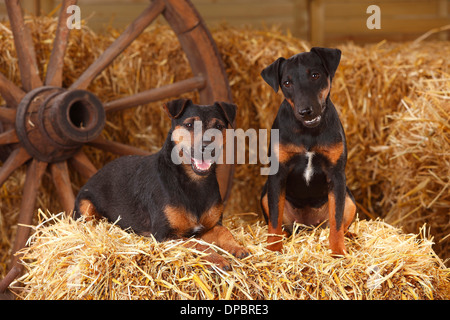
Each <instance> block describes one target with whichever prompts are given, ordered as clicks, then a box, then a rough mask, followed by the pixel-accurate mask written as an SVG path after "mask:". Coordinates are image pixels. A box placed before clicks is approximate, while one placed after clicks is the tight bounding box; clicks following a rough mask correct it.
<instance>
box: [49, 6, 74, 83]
mask: <svg viewBox="0 0 450 320" xmlns="http://www.w3.org/2000/svg"><path fill="white" fill-rule="evenodd" d="M76 3H77V0H64V1H63V2H62V5H61V10H60V11H59V18H58V25H57V28H56V35H55V40H54V41H53V49H52V53H51V55H50V60H49V63H48V67H47V74H46V78H45V84H46V85H48V86H61V84H62V71H63V66H64V54H65V53H66V48H67V41H68V39H69V34H70V29H69V28H67V18H68V17H69V14H68V13H67V7H68V6H71V5H74V4H76Z"/></svg>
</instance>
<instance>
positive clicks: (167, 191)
mask: <svg viewBox="0 0 450 320" xmlns="http://www.w3.org/2000/svg"><path fill="white" fill-rule="evenodd" d="M164 107H165V110H166V112H167V114H168V115H169V117H170V118H171V119H172V127H171V129H170V131H169V133H168V136H167V139H166V141H165V143H164V145H163V147H162V149H161V150H160V151H159V152H157V153H155V154H153V155H150V156H125V157H121V158H118V159H116V160H114V161H112V162H110V163H109V164H107V165H105V166H104V167H103V168H102V169H101V170H99V171H98V172H97V173H96V174H95V175H94V176H93V177H92V178H91V179H90V180H89V181H88V182H87V183H86V184H85V185H84V186H83V187H82V188H81V189H80V192H79V194H78V196H77V198H76V200H75V217H79V216H80V215H83V216H85V217H87V218H92V217H97V218H98V217H105V218H107V219H108V220H109V221H112V222H115V221H116V220H117V219H118V218H119V217H120V219H119V220H118V222H117V224H118V225H119V226H120V227H121V228H123V229H127V228H131V229H132V230H133V231H134V232H135V233H137V234H140V235H145V236H149V235H150V234H151V235H153V236H154V237H155V239H156V240H158V241H164V240H167V239H174V238H188V237H193V236H195V237H198V238H201V239H203V240H204V241H206V242H209V243H215V244H216V245H217V246H219V247H221V248H223V249H224V250H226V251H228V252H229V253H231V254H233V255H234V256H236V257H238V258H243V257H246V256H247V255H248V254H249V253H248V251H247V250H246V249H244V248H243V247H242V246H240V245H239V244H238V243H237V242H236V240H235V239H234V238H233V236H232V234H231V233H230V231H229V230H228V229H227V228H225V227H224V226H222V213H223V205H222V198H221V195H220V192H219V185H218V182H217V177H216V167H217V164H216V163H215V162H214V161H213V158H212V157H211V154H212V153H214V152H211V150H208V146H209V145H210V144H211V143H212V142H214V143H215V144H216V146H217V145H219V146H220V147H223V142H220V141H210V142H205V141H203V133H205V131H206V130H208V129H215V130H219V131H221V132H222V133H224V131H225V129H226V128H227V127H228V125H232V123H233V121H234V119H235V116H236V106H235V105H234V104H230V103H225V102H216V103H215V104H213V105H209V106H201V105H196V104H193V103H192V101H191V100H184V99H179V100H174V101H171V102H169V103H167V104H165V105H164ZM194 127H198V128H201V132H197V133H196V134H194ZM178 129H179V130H178ZM180 130H181V132H185V133H187V134H188V137H187V139H186V136H184V139H181V138H180V137H178V138H176V137H175V138H174V136H173V133H176V132H180ZM183 130H184V131H183ZM223 136H224V137H225V134H223ZM181 137H182V136H181ZM211 140H214V139H211ZM194 147H196V148H197V150H195V148H194ZM218 149H220V148H218ZM207 151H208V152H207ZM174 156H175V157H174ZM213 156H214V155H213ZM177 157H179V158H177ZM174 160H175V162H177V163H174ZM179 160H183V161H179ZM197 248H199V247H197ZM199 249H201V250H203V249H205V247H201V248H199ZM209 251H210V252H211V254H210V255H209V256H208V258H207V259H208V260H209V261H211V262H214V263H216V264H217V265H219V266H220V267H221V268H223V269H229V268H230V265H229V263H228V262H227V261H226V260H225V259H224V258H223V257H222V256H220V255H219V254H216V253H213V252H212V251H211V250H209Z"/></svg>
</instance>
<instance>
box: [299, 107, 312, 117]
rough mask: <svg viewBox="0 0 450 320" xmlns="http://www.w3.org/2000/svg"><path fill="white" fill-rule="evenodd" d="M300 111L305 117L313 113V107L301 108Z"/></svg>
mask: <svg viewBox="0 0 450 320" xmlns="http://www.w3.org/2000/svg"><path fill="white" fill-rule="evenodd" d="M298 113H299V114H300V115H301V116H302V117H303V118H304V117H307V116H310V115H311V114H312V108H311V107H308V108H306V109H302V110H299V111H298Z"/></svg>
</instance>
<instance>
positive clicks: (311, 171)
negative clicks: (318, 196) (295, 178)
mask: <svg viewBox="0 0 450 320" xmlns="http://www.w3.org/2000/svg"><path fill="white" fill-rule="evenodd" d="M313 156H314V152H306V158H307V159H308V163H307V164H306V168H305V172H303V177H304V178H305V181H306V185H309V181H311V177H312V176H313V174H314V167H313V165H312V159H313Z"/></svg>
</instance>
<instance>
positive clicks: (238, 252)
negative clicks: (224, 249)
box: [229, 246, 250, 259]
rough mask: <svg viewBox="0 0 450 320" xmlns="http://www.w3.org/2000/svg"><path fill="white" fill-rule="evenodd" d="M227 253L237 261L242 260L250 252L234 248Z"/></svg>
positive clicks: (242, 248) (241, 248)
mask: <svg viewBox="0 0 450 320" xmlns="http://www.w3.org/2000/svg"><path fill="white" fill-rule="evenodd" d="M229 252H230V253H231V254H232V255H233V256H235V257H236V258H238V259H244V258H245V257H248V256H249V255H250V251H248V250H247V249H245V248H244V247H241V246H234V247H232V248H231V249H230V250H229Z"/></svg>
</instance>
